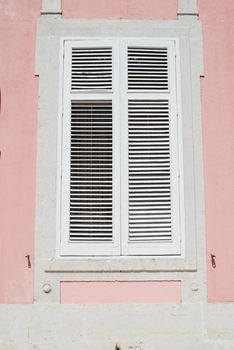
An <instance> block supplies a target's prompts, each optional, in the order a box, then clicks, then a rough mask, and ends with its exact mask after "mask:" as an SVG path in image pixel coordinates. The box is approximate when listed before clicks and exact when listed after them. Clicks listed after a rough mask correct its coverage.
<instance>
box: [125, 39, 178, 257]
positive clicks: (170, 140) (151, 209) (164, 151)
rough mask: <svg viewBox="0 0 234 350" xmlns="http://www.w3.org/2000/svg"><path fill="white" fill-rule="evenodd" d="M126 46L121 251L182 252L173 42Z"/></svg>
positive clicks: (131, 43) (143, 41) (146, 252)
mask: <svg viewBox="0 0 234 350" xmlns="http://www.w3.org/2000/svg"><path fill="white" fill-rule="evenodd" d="M126 46H127V48H126V51H127V53H126V55H127V56H126V58H125V59H126V60H127V72H126V74H127V77H126V78H125V86H126V93H125V98H126V99H127V101H128V102H127V106H126V107H125V122H124V123H125V128H127V130H128V131H127V135H126V136H125V137H127V138H128V141H127V144H126V145H127V147H126V148H128V159H127V160H125V164H123V165H122V166H123V167H124V168H128V173H127V174H126V173H125V176H126V178H127V179H128V195H127V196H126V198H125V200H126V201H128V215H126V213H123V214H122V216H123V218H124V220H125V224H124V228H123V232H124V233H123V237H122V244H123V249H122V251H123V254H124V255H125V254H126V255H166V254H169V255H170V254H180V219H179V211H180V208H179V206H180V203H179V170H178V163H179V162H178V139H177V115H176V111H177V107H176V103H177V102H176V81H175V45H174V42H173V41H165V42H163V41H160V42H159V41H158V42H157V40H155V41H154V40H148V41H147V40H141V41H138V42H137V41H136V40H129V41H126ZM125 189H126V186H125ZM124 192H126V191H124Z"/></svg>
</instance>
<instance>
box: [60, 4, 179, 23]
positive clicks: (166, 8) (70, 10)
mask: <svg viewBox="0 0 234 350" xmlns="http://www.w3.org/2000/svg"><path fill="white" fill-rule="evenodd" d="M62 4H63V17H66V18H109V19H113V18H129V19H143V18H144V19H151V18H152V19H176V17H177V0H166V1H165V0H63V2H62Z"/></svg>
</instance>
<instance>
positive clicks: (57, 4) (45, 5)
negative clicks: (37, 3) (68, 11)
mask: <svg viewBox="0 0 234 350" xmlns="http://www.w3.org/2000/svg"><path fill="white" fill-rule="evenodd" d="M61 13H62V3H61V0H42V3H41V15H53V14H54V15H60V14H61Z"/></svg>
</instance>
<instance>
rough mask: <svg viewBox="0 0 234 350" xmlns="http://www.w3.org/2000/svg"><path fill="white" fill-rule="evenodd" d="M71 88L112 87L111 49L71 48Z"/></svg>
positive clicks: (98, 88) (96, 88)
mask: <svg viewBox="0 0 234 350" xmlns="http://www.w3.org/2000/svg"><path fill="white" fill-rule="evenodd" d="M71 85H72V90H93V89H94V90H100V89H101V90H103V89H104V90H106V89H111V88H112V49H111V47H103V48H101V47H100V48H92V47H91V48H87V47H85V48H73V49H72V74H71Z"/></svg>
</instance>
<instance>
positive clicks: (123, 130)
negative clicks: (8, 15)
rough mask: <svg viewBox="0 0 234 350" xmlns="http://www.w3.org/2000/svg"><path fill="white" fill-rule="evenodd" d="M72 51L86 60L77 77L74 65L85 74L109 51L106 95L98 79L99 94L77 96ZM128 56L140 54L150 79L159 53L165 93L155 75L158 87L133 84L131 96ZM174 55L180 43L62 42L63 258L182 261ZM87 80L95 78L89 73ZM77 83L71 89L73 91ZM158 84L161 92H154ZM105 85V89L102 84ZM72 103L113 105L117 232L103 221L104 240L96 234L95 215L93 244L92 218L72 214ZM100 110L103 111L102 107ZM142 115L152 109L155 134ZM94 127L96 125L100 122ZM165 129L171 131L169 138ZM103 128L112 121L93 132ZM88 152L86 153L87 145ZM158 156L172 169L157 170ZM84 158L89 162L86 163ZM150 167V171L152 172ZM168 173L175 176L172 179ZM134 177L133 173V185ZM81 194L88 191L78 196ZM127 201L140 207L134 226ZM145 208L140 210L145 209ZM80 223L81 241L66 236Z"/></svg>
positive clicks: (133, 214)
mask: <svg viewBox="0 0 234 350" xmlns="http://www.w3.org/2000/svg"><path fill="white" fill-rule="evenodd" d="M74 48H76V49H77V51H76V53H77V52H79V53H81V54H82V55H83V54H84V53H85V57H86V59H87V60H86V61H85V60H84V62H81V61H82V60H80V61H79V59H78V60H77V62H78V64H77V63H76V64H75V71H76V69H77V66H79V65H80V67H81V64H82V67H83V68H84V72H85V70H86V69H87V65H89V56H92V55H94V54H95V53H97V55H98V54H100V52H101V51H102V54H103V53H104V54H105V52H107V54H108V55H109V52H111V50H112V86H110V85H106V86H105V89H102V86H101V85H100V84H99V79H96V78H95V79H96V80H95V79H94V80H93V82H94V83H95V81H96V82H97V83H98V85H99V88H98V89H96V88H94V89H89V88H87V87H88V86H89V85H87V84H86V83H85V82H84V85H83V87H82V89H80V88H79V91H78V90H77V88H76V87H77V85H76V84H77V81H79V78H78V79H77V78H75V80H74V76H73V78H72V72H71V62H72V49H74ZM128 48H129V49H128ZM132 48H133V49H132ZM89 49H90V50H89ZM128 50H129V52H131V55H132V52H136V54H137V59H138V60H139V59H141V57H140V56H141V54H142V53H143V61H144V62H143V68H145V67H146V69H147V72H148V66H149V68H150V67H152V64H153V69H154V68H155V66H154V63H155V62H154V60H152V59H151V58H150V60H148V56H147V55H149V56H150V55H152V53H154V52H156V55H158V56H157V63H156V64H157V65H159V67H160V66H161V64H163V67H166V66H167V69H166V76H165V77H164V78H163V84H164V87H163V89H161V87H160V86H161V85H160V84H161V83H160V81H161V80H160V79H158V76H157V77H156V78H154V83H153V85H151V80H150V79H149V78H148V76H147V77H146V80H147V84H148V85H147V88H145V85H140V82H139V84H138V85H137V89H135V88H134V89H132V83H131V84H130V85H129V87H130V90H129V91H128ZM175 50H176V49H175V40H165V41H164V40H157V39H149V40H146V39H144V40H143V39H115V40H109V39H103V40H87V41H84V40H77V41H65V61H64V70H65V72H66V74H64V115H63V145H62V148H63V155H62V164H63V170H62V198H61V202H62V208H61V211H62V212H61V217H62V224H61V251H60V254H61V255H65V256H71V255H90V256H93V255H120V254H121V255H170V254H171V255H179V254H180V251H181V250H180V243H181V236H180V233H181V232H180V202H179V193H180V189H179V188H180V187H179V186H180V184H179V170H178V169H179V159H178V152H179V150H178V125H177V110H178V109H177V99H176V87H177V85H176V84H177V83H176V80H177V78H178V77H176V68H175V56H176V54H175V53H176V51H175ZM160 52H162V53H163V55H164V56H165V57H166V58H167V60H166V62H165V59H164V60H161V59H160ZM131 57H132V56H131ZM146 61H147V62H146ZM87 62H88V63H87ZM145 62H146V63H147V64H146V63H145ZM148 62H149V65H148ZM73 63H74V60H73ZM83 63H84V66H83ZM101 63H102V61H101ZM109 63H110V56H108V64H107V66H109ZM133 64H134V59H133ZM101 65H102V67H103V66H105V64H104V65H103V64H101ZM96 66H98V61H97V62H95V67H96ZM73 67H74V65H73ZM131 67H132V63H131ZM138 67H139V65H138ZM83 68H82V69H83ZM88 68H89V67H88ZM108 69H109V68H108ZM87 74H88V75H89V74H90V73H89V69H88V73H87ZM108 74H109V73H108ZM136 77H137V75H136ZM141 77H142V79H141V80H140V81H143V79H144V72H143V75H142V73H141ZM137 78H138V77H137ZM132 79H133V80H134V79H135V75H134V76H133V75H132ZM133 80H132V81H133ZM72 81H73V83H72V84H73V85H72V84H71V82H72ZM82 81H83V80H82ZM165 82H166V83H165ZM158 83H159V88H158V86H157V84H158ZM82 84H83V83H82ZM103 84H104V85H105V81H104V82H103ZM108 84H109V83H108ZM165 84H166V85H165ZM72 87H73V88H72ZM151 87H152V88H151ZM72 101H77V103H78V105H80V103H83V102H84V101H85V102H86V103H87V104H90V103H91V104H94V106H95V104H99V105H100V104H101V103H102V101H109V102H111V103H112V110H113V134H112V135H113V143H112V150H113V163H112V166H113V168H112V170H113V176H112V184H113V197H112V198H113V200H112V209H113V223H112V224H113V231H112V230H111V225H110V222H109V221H106V224H103V230H104V231H105V232H106V236H105V235H103V232H102V229H101V228H98V226H97V227H96V222H97V221H95V220H97V216H98V212H95V211H93V220H94V223H92V225H91V226H92V227H96V234H95V236H90V238H87V237H88V236H87V232H88V231H89V230H90V227H91V226H90V225H89V224H87V223H86V221H85V220H88V219H87V215H82V213H80V214H79V215H78V216H77V214H75V212H74V210H70V209H69V208H70V171H71V161H70V152H71V149H70V140H71V134H70V126H71V103H72ZM78 101H80V102H78ZM81 101H82V102H81ZM160 101H161V102H160ZM128 106H133V107H134V110H131V112H130V113H129V112H128V108H129V107H128ZM165 106H168V107H165ZM103 108H105V106H104V107H103ZM142 108H143V111H144V110H145V109H146V110H147V108H150V111H148V112H147V115H149V116H150V127H149V126H147V124H146V125H143V123H144V118H145V115H146V112H144V113H143V114H142ZM165 108H166V109H165ZM75 113H77V112H75ZM94 113H95V112H94ZM158 115H159V116H160V118H159V117H158ZM92 123H94V124H95V122H92ZM165 123H166V125H167V126H166V128H167V133H166V134H167V137H166V138H165ZM77 125H78V126H79V130H82V128H84V127H86V124H83V123H82V120H79V123H77V122H76V121H74V120H73V127H75V128H76V130H78V129H77ZM83 125H84V126H83ZM104 125H106V126H108V125H110V123H109V122H107V123H106V124H105V123H104V122H103V123H102V122H101V123H100V122H99V123H98V124H97V125H96V126H95V128H96V130H97V131H98V130H101V128H102V127H103V126H104ZM128 130H130V131H131V133H132V134H131V135H132V137H131V139H128V137H129V135H128ZM139 132H140V133H143V132H144V133H146V134H145V137H142V138H141V142H140V143H139V142H138V141H137V137H138V136H139ZM142 135H144V134H142ZM149 135H151V137H152V139H151V141H150V142H149V139H148V136H149ZM72 142H73V141H72ZM107 146H108V144H106V146H105V139H103V147H104V149H106V147H107ZM72 147H73V148H72V149H73V150H74V151H75V152H78V153H79V154H85V153H84V147H83V146H82V145H81V146H80V145H79V146H78V144H77V142H76V141H74V142H73V143H72ZM85 147H86V148H87V145H86V146H85ZM106 150H107V149H106ZM86 152H88V149H86ZM106 154H107V153H106ZM159 156H160V157H165V159H167V160H168V161H169V160H170V167H168V165H167V166H165V165H163V163H162V164H161V165H160V166H159V165H158V164H157V162H158V160H157V159H159V158H158V157H159ZM83 159H84V160H85V159H86V157H85V158H83ZM87 160H88V158H87ZM151 163H152V166H151V167H150V168H149V166H150V164H151ZM129 169H130V170H129ZM169 169H170V173H169V172H168V171H169ZM87 170H88V168H87ZM104 171H105V170H104ZM129 171H131V177H130V178H129ZM95 172H96V170H95V167H93V171H92V174H93V176H94V177H93V178H92V179H91V181H92V183H96V182H97V183H98V181H99V180H98V181H97V180H96V177H95V176H96V175H95ZM103 174H104V173H103ZM155 174H158V175H155ZM170 174H171V176H170ZM139 176H140V177H139ZM170 178H171V181H170ZM129 179H131V181H130V182H129ZM84 181H85V183H87V184H88V183H90V182H89V181H88V180H87V179H85V180H84ZM87 181H88V182H87ZM80 183H81V184H82V183H83V179H80V178H79V177H78V178H76V179H74V185H76V184H80ZM104 183H105V184H108V180H104ZM110 184H111V183H110ZM82 186H83V185H82ZM105 186H106V185H105ZM106 188H107V187H106ZM84 192H85V191H84ZM86 192H87V191H86ZM74 193H75V195H76V193H78V191H76V190H75V192H74ZM79 193H83V192H81V191H80V190H79ZM105 193H106V195H108V193H109V194H110V192H108V190H106V192H105ZM160 193H161V195H160ZM129 195H130V198H131V201H133V203H134V202H135V201H137V202H136V203H138V207H137V208H138V209H137V212H135V211H134V210H133V211H132V212H131V215H130V220H129V209H130V208H131V205H130V204H129ZM159 195H160V196H159ZM162 196H164V197H165V198H166V199H168V201H167V200H166V202H165V198H164V197H162ZM163 198H164V200H162V199H163ZM142 200H143V202H142ZM141 202H142V205H141V204H140V203H141ZM144 203H145V204H144ZM147 203H148V204H147ZM156 203H157V205H156ZM103 205H108V202H106V204H105V203H104V202H103ZM146 205H147V212H146ZM155 205H156V207H157V208H160V210H158V209H157V210H156V209H155V208H156V207H155ZM158 206H160V207H158ZM103 209H104V207H103ZM171 210H172V215H171ZM80 221H81V222H82V227H83V229H82V232H81V230H80V229H79V232H80V233H79V238H78V236H76V235H75V236H74V235H73V236H71V234H70V233H69V231H70V228H71V230H73V228H74V229H76V227H77V222H80ZM129 227H130V231H129ZM108 232H109V234H108ZM156 232H157V233H156ZM92 237H93V238H92ZM87 240H89V241H90V242H88V241H87ZM120 242H121V244H120Z"/></svg>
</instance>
